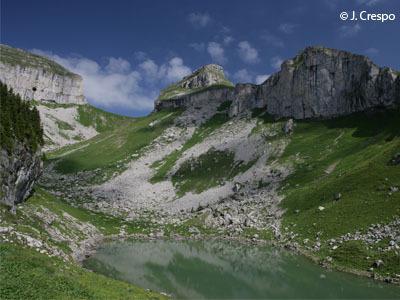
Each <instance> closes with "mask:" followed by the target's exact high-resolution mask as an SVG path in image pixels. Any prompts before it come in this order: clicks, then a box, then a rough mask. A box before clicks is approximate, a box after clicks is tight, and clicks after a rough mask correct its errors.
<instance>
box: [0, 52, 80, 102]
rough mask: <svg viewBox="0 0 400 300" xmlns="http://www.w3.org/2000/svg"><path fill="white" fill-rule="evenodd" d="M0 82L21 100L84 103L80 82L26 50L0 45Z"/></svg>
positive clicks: (63, 69) (63, 70)
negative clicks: (11, 89)
mask: <svg viewBox="0 0 400 300" xmlns="http://www.w3.org/2000/svg"><path fill="white" fill-rule="evenodd" d="M0 50H1V51H0V52H1V55H0V81H2V82H3V83H5V84H7V85H8V86H9V87H11V88H13V90H14V92H16V93H17V94H19V95H20V96H21V98H22V99H24V100H32V99H35V100H37V101H47V102H57V103H74V104H84V103H86V100H85V97H84V95H83V80H82V77H81V76H80V75H77V74H74V73H72V72H70V71H68V70H67V69H65V68H64V67H62V66H61V65H59V64H58V63H56V62H54V61H52V60H50V59H48V58H45V57H43V56H39V55H35V54H32V53H29V52H27V51H24V50H21V49H16V48H12V47H9V46H6V45H0Z"/></svg>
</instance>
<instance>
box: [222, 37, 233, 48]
mask: <svg viewBox="0 0 400 300" xmlns="http://www.w3.org/2000/svg"><path fill="white" fill-rule="evenodd" d="M233 41H234V38H233V37H231V36H225V37H224V40H223V43H224V45H226V46H228V45H229V44H230V43H232V42H233Z"/></svg>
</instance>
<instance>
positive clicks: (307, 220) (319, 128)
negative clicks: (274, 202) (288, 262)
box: [281, 111, 400, 274]
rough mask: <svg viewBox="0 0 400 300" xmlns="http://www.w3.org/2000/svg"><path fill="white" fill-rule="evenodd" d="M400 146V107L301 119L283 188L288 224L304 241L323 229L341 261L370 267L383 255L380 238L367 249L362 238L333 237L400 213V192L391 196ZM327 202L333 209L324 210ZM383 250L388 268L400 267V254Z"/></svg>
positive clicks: (399, 179) (398, 182)
mask: <svg viewBox="0 0 400 300" xmlns="http://www.w3.org/2000/svg"><path fill="white" fill-rule="evenodd" d="M398 152H400V112H399V111H391V112H386V113H377V114H374V115H366V114H358V115H352V116H348V117H342V118H338V119H334V120H327V121H303V122H297V126H296V128H295V133H294V134H293V136H292V140H291V143H290V144H289V145H288V147H287V148H286V151H285V153H284V155H283V157H282V158H281V160H282V161H283V162H291V163H294V167H295V172H294V173H293V174H292V175H291V176H289V178H288V179H287V180H286V182H285V185H284V187H283V188H282V190H281V192H282V193H283V194H284V195H285V196H286V198H285V199H284V201H283V203H282V207H283V208H284V209H286V213H285V215H284V220H283V227H288V230H290V231H293V232H295V233H297V234H299V237H298V240H299V241H300V243H302V241H303V239H305V238H308V239H310V240H311V241H315V240H316V237H317V234H319V236H320V239H321V241H322V251H321V252H320V253H319V255H320V256H321V257H323V256H326V255H331V256H333V257H334V258H335V260H334V263H335V264H338V265H339V266H345V267H354V268H358V269H363V270H366V269H367V268H368V267H370V266H371V263H372V262H373V260H372V259H374V257H375V258H378V256H379V254H378V252H377V251H378V247H379V245H377V246H376V247H372V248H371V249H367V248H366V246H365V245H362V243H361V242H350V243H345V244H343V245H342V246H340V247H339V248H338V249H337V250H336V251H332V250H329V249H328V245H327V244H326V241H327V240H328V239H331V238H337V237H339V236H341V235H344V234H346V233H348V232H350V233H354V232H355V231H356V230H361V231H362V230H365V229H366V228H367V227H368V226H369V225H371V224H373V223H388V222H390V221H391V220H393V218H394V217H395V216H399V215H400V193H393V194H392V195H390V196H389V188H390V187H391V186H397V187H398V186H400V167H399V166H391V165H389V164H388V162H389V160H390V159H391V157H393V155H394V154H395V153H398ZM327 171H331V172H330V173H329V172H327ZM328 173H329V174H328ZM336 193H341V194H342V197H341V199H340V200H339V201H334V195H335V194H336ZM319 206H323V207H325V210H323V211H319V210H318V207H319ZM296 210H298V211H297V212H296ZM367 256H369V257H371V259H369V260H367V259H366V257H367ZM379 258H382V259H384V260H385V259H386V260H387V261H385V266H386V267H385V268H383V269H382V270H381V272H382V273H385V272H394V270H393V267H392V266H393V263H395V264H394V265H395V266H397V267H395V268H394V269H395V271H396V272H397V273H398V274H399V273H400V258H399V257H398V256H397V259H395V258H393V253H392V254H391V253H388V254H387V255H386V256H385V257H382V256H380V257H379ZM393 259H395V260H394V261H393ZM371 260H372V262H371ZM390 266H391V267H390Z"/></svg>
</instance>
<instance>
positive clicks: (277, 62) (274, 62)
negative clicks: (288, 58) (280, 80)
mask: <svg viewBox="0 0 400 300" xmlns="http://www.w3.org/2000/svg"><path fill="white" fill-rule="evenodd" d="M282 63H283V59H282V58H281V57H280V56H274V57H273V58H271V67H273V68H274V69H276V70H279V69H280V68H281V64H282Z"/></svg>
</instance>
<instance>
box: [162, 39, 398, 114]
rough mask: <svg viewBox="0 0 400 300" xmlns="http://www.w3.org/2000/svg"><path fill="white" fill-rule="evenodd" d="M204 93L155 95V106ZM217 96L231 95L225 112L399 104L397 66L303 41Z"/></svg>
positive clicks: (345, 110)
mask: <svg viewBox="0 0 400 300" xmlns="http://www.w3.org/2000/svg"><path fill="white" fill-rule="evenodd" d="M203 93H204V95H202V94H203ZM209 93H210V92H209V91H207V90H206V91H203V90H200V91H196V96H195V97H191V95H187V94H186V95H184V96H177V97H171V98H170V99H168V100H167V102H165V103H162V102H161V100H160V99H158V100H157V101H156V103H155V106H156V109H162V108H164V107H188V105H192V102H191V101H192V100H193V101H194V100H195V102H193V105H197V106H198V105H201V103H200V101H201V99H205V98H207V97H208V96H210V95H209ZM211 94H212V96H213V97H216V96H218V95H217V94H215V93H214V92H212V93H211ZM221 96H223V97H225V98H224V99H222V100H221V99H220V101H221V102H223V101H227V100H230V101H232V105H231V108H230V115H231V116H237V115H242V114H249V113H251V110H252V109H254V108H265V109H266V111H267V112H268V113H269V114H271V115H273V116H276V117H278V118H281V117H291V118H295V119H308V118H332V117H336V116H341V115H347V114H351V113H354V112H359V111H365V110H368V109H373V108H377V107H390V106H393V105H398V104H400V78H399V73H398V72H396V71H394V70H392V69H390V68H380V67H379V66H377V65H376V64H374V63H373V62H372V61H371V60H370V59H369V58H367V57H365V56H362V55H356V54H352V53H350V52H346V51H340V50H335V49H330V48H324V47H308V48H306V49H305V50H303V51H302V52H301V53H300V54H299V55H297V56H296V57H294V58H293V59H290V60H287V61H285V62H284V63H283V64H282V67H281V70H280V71H279V72H277V73H276V74H274V75H272V76H271V77H269V78H268V79H267V80H266V81H265V82H264V83H262V84H261V85H255V84H237V85H236V86H235V88H234V90H229V91H227V92H226V93H221ZM162 101H165V100H162Z"/></svg>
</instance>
